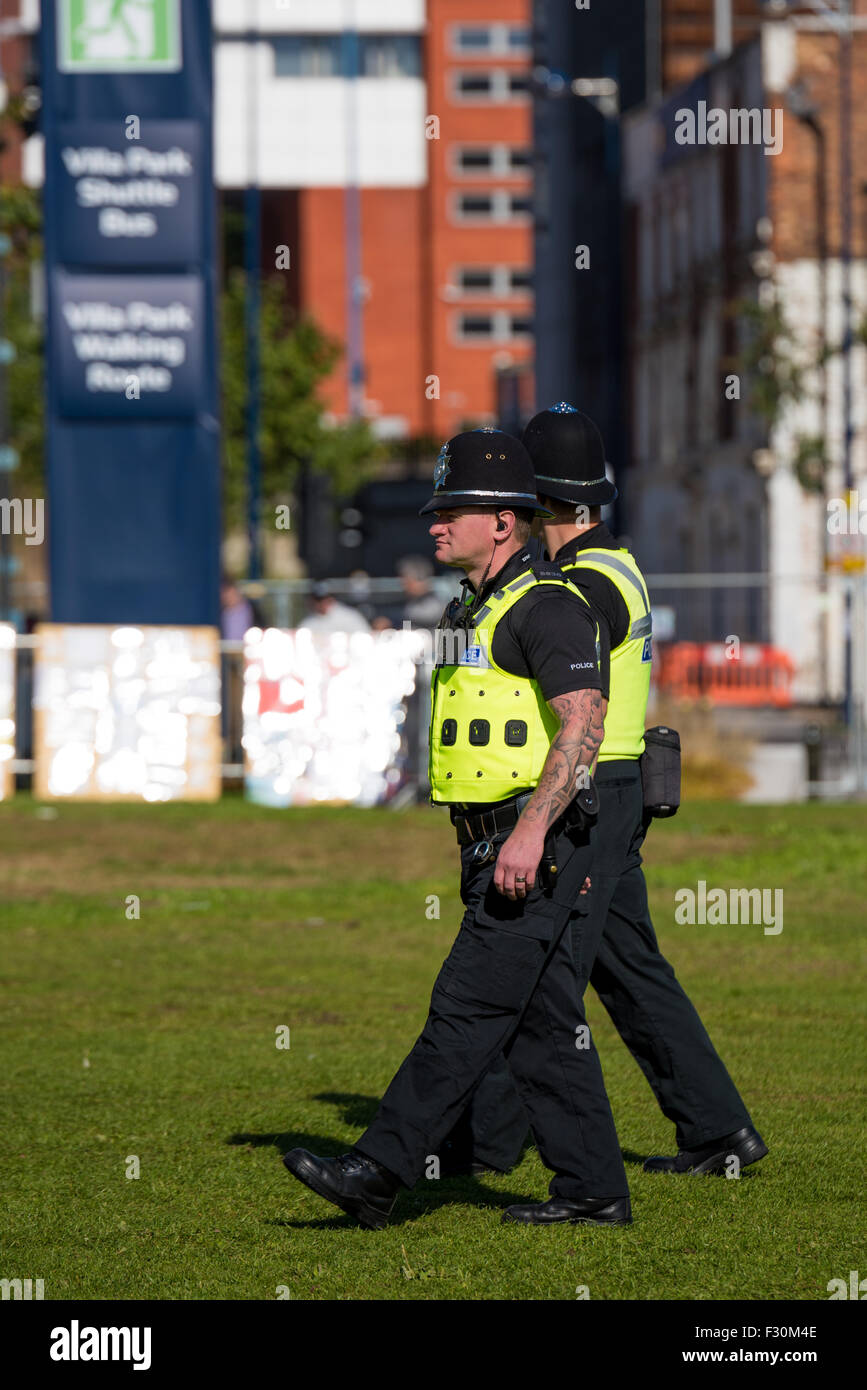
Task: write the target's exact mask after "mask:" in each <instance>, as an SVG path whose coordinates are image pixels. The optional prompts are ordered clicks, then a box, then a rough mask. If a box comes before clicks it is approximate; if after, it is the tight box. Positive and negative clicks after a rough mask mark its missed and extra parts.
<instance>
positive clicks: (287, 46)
mask: <svg viewBox="0 0 867 1390" xmlns="http://www.w3.org/2000/svg"><path fill="white" fill-rule="evenodd" d="M271 46H272V48H273V50H274V76H275V77H339V76H340V71H341V61H340V35H339V34H303V35H302V34H292V35H291V36H286V37H285V38H275V39H271Z"/></svg>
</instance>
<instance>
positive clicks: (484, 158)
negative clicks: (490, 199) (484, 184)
mask: <svg viewBox="0 0 867 1390" xmlns="http://www.w3.org/2000/svg"><path fill="white" fill-rule="evenodd" d="M494 157H495V148H494V146H493V145H464V146H462V147H459V148H458V149H457V150H456V152H455V165H456V167H457V169H458V172H459V173H462V174H476V173H482V174H484V173H487V172H488V171H490V172H491V173H494Z"/></svg>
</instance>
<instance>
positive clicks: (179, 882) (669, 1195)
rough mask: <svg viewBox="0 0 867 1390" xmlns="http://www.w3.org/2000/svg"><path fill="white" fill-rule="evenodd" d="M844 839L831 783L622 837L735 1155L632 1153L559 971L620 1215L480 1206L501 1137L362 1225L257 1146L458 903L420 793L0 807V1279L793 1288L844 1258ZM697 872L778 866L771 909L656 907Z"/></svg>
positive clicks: (113, 1284) (449, 856) (494, 1293)
mask: <svg viewBox="0 0 867 1390" xmlns="http://www.w3.org/2000/svg"><path fill="white" fill-rule="evenodd" d="M50 816H51V812H50V811H49V812H48V817H50ZM865 842H867V808H865V807H863V806H845V807H842V806H841V807H824V806H823V807H816V806H799V807H792V808H776V807H774V808H762V807H743V806H734V805H727V804H723V803H708V804H704V805H702V804H699V805H693V806H691V807H689V808H687V809H684V810H683V811H682V812H681V814H680V815H679V816H678V817H677V819H676V820H675V821H672V822H668V823H665V824H658V825H657V826H655V827H654V829H653V830H652V832H651V835H650V838H649V844H648V850H647V854H646V864H647V869H648V878H649V883H650V888H651V899H652V907H653V911H654V918H655V921H656V925H657V930H658V934H659V937H660V942H661V945H662V947H663V949H664V950H665V951H666V952H667V953H668V954H669V956H670V957H671V959H672V960H673V962H674V963H675V965H676V968H677V970H678V974H679V976H680V978H681V980H682V981H683V983H684V984H685V986H686V988H687V989H688V990H689V992H690V993H691V995H692V997H693V999H694V1001H695V1003H696V1004H697V1006H698V1008H699V1010H700V1011H701V1013H702V1015H703V1017H704V1019H705V1022H706V1024H707V1026H708V1029H709V1031H710V1033H711V1036H712V1037H713V1038H714V1040H715V1042H716V1044H717V1046H718V1048H719V1050H720V1051H721V1053H722V1055H723V1057H724V1058H725V1060H726V1062H727V1064H728V1066H729V1069H730V1071H731V1072H732V1074H733V1076H734V1077H735V1080H736V1081H737V1083H738V1085H739V1086H740V1088H741V1090H742V1092H743V1094H744V1096H745V1098H746V1100H747V1103H748V1105H749V1106H750V1109H751V1111H752V1113H753V1116H754V1119H755V1121H756V1123H757V1125H758V1127H759V1129H760V1130H761V1132H762V1134H763V1135H764V1137H765V1139H766V1141H767V1142H768V1144H769V1146H770V1149H771V1153H770V1155H769V1157H768V1158H767V1159H765V1160H764V1162H762V1163H760V1164H759V1165H757V1166H756V1168H755V1169H753V1170H751V1171H750V1173H747V1174H745V1175H744V1176H743V1177H742V1178H741V1179H740V1180H738V1181H727V1180H725V1179H713V1178H706V1179H690V1178H666V1177H655V1176H651V1175H646V1174H644V1173H643V1172H642V1170H641V1161H642V1159H643V1157H644V1156H645V1155H647V1154H649V1153H658V1152H667V1151H669V1152H670V1151H671V1144H672V1130H671V1126H670V1125H669V1124H668V1123H667V1121H665V1119H664V1118H663V1117H662V1115H661V1114H660V1113H659V1111H658V1110H657V1108H656V1105H655V1102H654V1100H653V1097H652V1095H651V1093H650V1091H649V1089H648V1087H647V1085H646V1083H645V1081H644V1078H643V1077H642V1075H641V1073H640V1072H639V1071H638V1068H637V1067H636V1065H635V1064H634V1062H633V1061H632V1059H631V1057H630V1056H629V1054H628V1053H627V1052H626V1050H625V1048H624V1047H623V1045H622V1044H621V1043H620V1040H619V1039H618V1038H617V1036H616V1034H615V1032H614V1030H613V1028H612V1026H611V1024H610V1022H609V1020H608V1016H607V1014H606V1013H605V1011H604V1010H603V1009H602V1007H601V1006H600V1004H599V1003H598V1001H597V1000H596V998H595V996H592V995H591V997H590V999H589V1015H590V1020H591V1023H592V1025H593V1029H594V1036H595V1038H596V1041H597V1044H598V1047H599V1050H600V1053H601V1056H602V1061H603V1065H604V1068H605V1075H606V1081H607V1084H608V1089H609V1094H610V1096H611V1100H612V1105H613V1107H614V1112H615V1118H616V1120H617V1125H618V1131H619V1134H620V1138H621V1143H622V1146H623V1149H624V1152H625V1154H626V1157H627V1171H628V1174H629V1179H630V1184H631V1189H632V1201H633V1210H634V1216H635V1224H634V1225H633V1226H632V1227H629V1228H621V1229H609V1230H606V1229H599V1228H593V1227H586V1228H581V1227H558V1228H555V1229H551V1230H540V1229H526V1228H521V1227H505V1226H502V1225H501V1224H500V1221H499V1217H500V1212H501V1209H502V1208H503V1207H504V1206H505V1205H508V1203H509V1202H510V1201H514V1200H517V1199H521V1198H526V1197H530V1198H531V1199H532V1198H537V1199H542V1198H543V1197H544V1195H545V1192H546V1188H547V1176H546V1172H545V1170H544V1169H543V1167H542V1165H541V1164H540V1162H539V1159H538V1157H537V1156H536V1154H535V1151H532V1150H531V1151H530V1152H529V1153H528V1154H527V1156H526V1157H525V1159H524V1161H523V1162H522V1164H521V1166H520V1167H519V1168H518V1169H516V1170H515V1171H514V1172H512V1173H511V1174H509V1175H508V1176H505V1177H502V1178H497V1179H488V1178H485V1179H483V1180H478V1181H477V1180H473V1179H461V1180H453V1181H449V1182H446V1181H441V1182H439V1183H434V1182H429V1181H426V1180H422V1181H421V1182H420V1183H419V1184H418V1186H417V1187H416V1189H415V1190H414V1191H413V1192H411V1193H407V1194H404V1195H403V1196H402V1197H401V1198H400V1200H399V1203H398V1206H397V1208H396V1213H395V1218H394V1219H393V1222H392V1224H391V1225H390V1226H389V1228H388V1229H387V1230H385V1231H383V1232H371V1231H364V1230H361V1229H360V1228H358V1227H357V1226H355V1225H354V1223H352V1222H351V1221H350V1220H349V1219H348V1218H346V1217H344V1216H342V1215H341V1214H340V1213H339V1212H335V1210H334V1209H333V1208H332V1207H330V1206H329V1205H328V1204H326V1203H325V1202H323V1201H322V1200H320V1199H319V1198H317V1197H316V1196H315V1195H314V1194H313V1193H311V1192H309V1191H308V1190H307V1189H306V1188H304V1187H302V1186H301V1185H300V1184H298V1183H296V1182H295V1181H293V1180H292V1179H291V1178H290V1177H289V1176H288V1174H287V1173H286V1172H285V1170H284V1169H283V1167H282V1165H281V1163H280V1156H281V1154H282V1153H283V1152H284V1151H285V1150H286V1149H287V1148H289V1147H291V1146H292V1145H295V1144H301V1145H305V1146H309V1147H311V1148H312V1149H314V1150H317V1151H322V1152H326V1153H329V1152H330V1153H340V1152H342V1151H343V1150H344V1149H345V1148H346V1147H347V1146H348V1144H349V1143H350V1142H351V1141H352V1140H353V1139H354V1138H355V1137H357V1135H358V1133H359V1131H360V1129H361V1128H362V1127H363V1126H364V1125H365V1124H366V1123H367V1121H368V1120H369V1119H370V1117H371V1115H372V1114H373V1111H374V1109H375V1105H376V1101H377V1098H378V1097H379V1096H380V1095H381V1093H382V1091H383V1090H384V1089H385V1087H386V1085H387V1083H388V1082H389V1080H390V1078H391V1076H392V1075H393V1073H394V1071H395V1069H396V1068H397V1066H398V1065H399V1063H400V1062H401V1061H402V1059H403V1057H404V1056H405V1054H406V1052H407V1051H408V1049H409V1047H410V1046H411V1044H412V1042H413V1041H414V1039H415V1037H416V1036H417V1034H418V1032H419V1030H420V1028H421V1026H422V1024H423V1022H424V1017H425V1013H426V1007H427V1002H428V999H429V995H430V988H431V985H432V983H433V979H434V977H435V974H436V971H437V968H438V966H439V964H440V962H441V961H442V959H443V957H444V956H445V954H446V953H447V951H448V948H449V945H450V942H451V940H452V938H453V936H454V933H455V931H456V928H457V925H458V922H459V920H460V903H459V898H458V893H457V879H456V875H455V862H456V853H455V849H454V846H453V843H452V838H451V831H450V827H449V826H448V823H447V818H445V817H444V816H443V815H442V814H438V813H435V812H433V811H430V810H427V809H419V810H416V811H411V812H408V813H406V814H403V815H396V814H393V813H390V812H385V811H367V812H363V811H353V810H328V809H317V810H315V811H312V812H302V811H297V812H275V811H269V810H264V809H260V808H256V807H252V806H249V805H245V804H243V803H242V802H240V801H239V800H237V799H236V798H232V797H226V798H224V799H223V800H222V801H221V802H220V803H219V804H218V805H217V806H214V807H190V806H180V805H179V806H161V807H139V806H130V805H121V806H108V807H106V806H81V807H78V806H68V805H62V806H60V807H58V810H57V814H56V816H55V817H54V818H46V811H45V808H40V807H38V806H37V805H36V804H35V803H34V802H32V801H30V799H29V798H27V797H17V798H16V799H15V800H14V801H11V802H9V803H6V804H3V805H0V843H2V846H3V852H2V859H0V904H2V906H0V924H2V965H0V970H2V989H3V996H4V1001H5V1002H4V1007H3V1011H2V1028H0V1085H2V1095H3V1112H2V1127H0V1152H2V1174H3V1184H2V1185H3V1194H4V1197H3V1200H4V1207H5V1214H4V1219H3V1236H2V1267H0V1277H7V1278H13V1277H18V1278H34V1279H36V1278H42V1279H44V1280H45V1296H46V1298H47V1299H56V1298H72V1299H85V1298H96V1299H114V1298H120V1299H124V1298H163V1299H238V1298H241V1299H274V1298H275V1297H276V1296H277V1289H278V1286H285V1287H286V1288H288V1290H289V1293H290V1295H291V1297H292V1298H293V1299H338V1298H340V1299H368V1298H377V1299H429V1298H437V1299H441V1298H446V1299H492V1298H507V1299H512V1298H514V1299H571V1298H574V1297H575V1292H576V1288H577V1286H579V1285H586V1286H588V1288H589V1291H590V1297H591V1298H592V1299H621V1298H629V1299H636V1298H637V1299H684V1298H690V1299H691V1298H699V1299H734V1298H736V1299H783V1298H795V1299H817V1298H818V1299H826V1298H827V1297H828V1294H827V1291H826V1289H827V1284H828V1281H829V1280H830V1279H832V1278H835V1277H843V1278H846V1279H847V1278H848V1273H849V1270H850V1269H860V1270H861V1271H862V1272H864V1271H867V1253H865V1248H864V1243H863V1237H862V1235H861V1230H862V1227H863V1222H862V1221H861V1220H860V1211H859V1203H860V1195H861V1188H862V1182H863V1172H862V1165H863V1159H862V1158H860V1157H859V1149H860V1142H861V1138H862V1123H863V1097H862V1098H861V1100H860V1101H859V1095H858V1085H859V1079H860V1077H861V1075H862V1074H863V1028H862V1014H861V1004H860V1000H861V998H862V996H863V985H862V984H861V983H860V982H859V978H858V970H859V965H860V957H861V950H862V948H861V942H860V937H861V934H862V931H863V921H864V903H865V900H867V864H865V852H864V845H865ZM700 878H704V879H706V880H707V882H708V884H709V886H724V887H729V886H744V887H756V886H762V887H771V888H777V887H779V888H783V890H784V893H785V919H784V929H783V932H782V933H781V934H780V935H779V936H765V935H764V934H763V932H762V929H761V927H756V926H727V927H726V926H692V927H690V926H677V925H675V922H674V893H675V890H676V889H677V888H679V887H686V886H692V887H695V885H696V883H697V881H698V880H699V879H700ZM130 894H136V895H138V896H139V897H140V899H141V916H140V919H139V920H128V919H127V917H126V915H125V900H126V898H127V896H128V895H130ZM430 894H437V895H439V897H440V901H441V915H440V918H439V920H430V919H429V918H428V917H427V916H426V903H427V899H428V895H430ZM280 1025H288V1026H289V1028H290V1030H291V1046H290V1048H289V1049H288V1050H278V1048H277V1047H276V1046H275V1036H276V1029H277V1028H278V1027H279V1026H280ZM85 1062H87V1063H88V1065H85ZM133 1155H134V1156H136V1157H137V1158H138V1159H139V1162H140V1177H139V1178H138V1179H130V1178H127V1176H126V1172H127V1159H128V1156H133Z"/></svg>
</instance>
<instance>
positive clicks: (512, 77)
mask: <svg viewBox="0 0 867 1390" xmlns="http://www.w3.org/2000/svg"><path fill="white" fill-rule="evenodd" d="M508 76H509V96H512V97H516V96H526V94H527V93H528V92H529V90H530V74H529V73H528V72H510V73H509V75H508Z"/></svg>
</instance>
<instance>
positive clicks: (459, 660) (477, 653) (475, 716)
mask: <svg viewBox="0 0 867 1390" xmlns="http://www.w3.org/2000/svg"><path fill="white" fill-rule="evenodd" d="M564 583H565V584H567V587H568V589H569V591H570V592H571V593H578V590H577V589H575V588H574V586H573V585H571V584H568V582H567V581H566V579H565V577H564V579H539V578H537V577H536V575H535V574H534V573H533V572H532V571H526V572H525V573H524V574H521V575H519V576H518V578H517V579H513V580H512V582H511V583H510V584H506V585H505V586H504V587H503V588H502V589H498V590H497V591H496V593H494V594H492V595H491V597H490V598H489V599H488V600H487V602H486V603H485V604H483V606H482V607H481V608H480V609H479V612H478V613H477V614H476V616H475V628H474V630H473V631H472V632H470V633H466V632H461V631H459V630H458V631H450V630H445V629H442V628H440V629H438V630H437V634H436V636H437V645H438V648H440V650H438V651H437V653H436V659H437V665H436V667H435V669H434V672H433V677H432V683H431V728H430V762H429V768H428V772H429V776H430V789H431V800H432V801H434V802H438V803H441V802H454V801H463V802H473V801H486V802H487V801H505V800H506V799H507V798H508V797H510V796H516V795H517V794H518V793H519V792H522V791H525V790H526V789H527V788H530V787H535V786H536V783H537V782H538V780H539V777H540V776H541V773H542V768H543V767H544V765H545V759H546V758H547V756H548V749H549V748H550V746H551V742H552V740H553V738H554V735H555V734H556V733H557V730H558V729H559V727H560V721H559V720H558V718H557V716H556V714H554V713H553V711H552V710H551V709H549V707H548V704H547V701H546V700H545V698H544V696H543V695H542V692H541V690H540V689H539V686H538V684H537V682H536V681H535V680H530V679H529V678H528V677H526V676H513V675H510V674H509V672H508V671H504V670H503V669H502V668H501V667H500V666H497V664H496V662H495V661H494V660H493V657H492V655H491V653H492V651H493V639H494V631H495V629H496V626H497V624H498V623H499V622H501V621H502V620H503V618H504V617H505V616H506V614H507V613H508V612H509V609H510V608H512V607H513V606H514V604H516V603H517V602H518V599H521V598H523V597H524V595H525V594H526V593H527V591H528V590H529V589H530V588H532V587H534V586H535V585H537V584H546V585H553V584H556V585H558V586H560V587H562V586H563V584H564ZM579 597H580V598H582V599H584V595H583V594H579ZM584 602H585V603H587V600H586V599H584ZM587 606H588V607H589V606H590V605H589V604H588V605H587ZM450 643H451V644H453V648H452V649H451V650H450V649H449V646H450ZM596 652H597V662H596V666H595V667H594V669H598V654H599V628H598V624H597V625H596ZM446 662H449V663H451V664H445V663H446ZM580 686H581V677H580V672H576V681H575V688H576V689H579V688H580Z"/></svg>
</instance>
